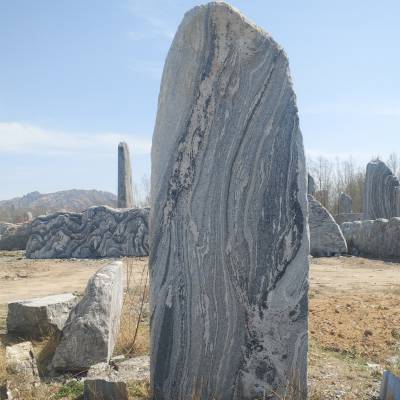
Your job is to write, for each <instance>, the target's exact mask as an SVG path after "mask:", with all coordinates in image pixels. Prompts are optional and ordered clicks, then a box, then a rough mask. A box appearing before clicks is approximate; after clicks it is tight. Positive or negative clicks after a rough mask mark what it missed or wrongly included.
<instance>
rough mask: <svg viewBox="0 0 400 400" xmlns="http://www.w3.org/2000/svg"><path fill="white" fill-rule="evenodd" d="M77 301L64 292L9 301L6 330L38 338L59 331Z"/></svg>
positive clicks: (70, 294)
mask: <svg viewBox="0 0 400 400" xmlns="http://www.w3.org/2000/svg"><path fill="white" fill-rule="evenodd" d="M77 302H78V298H77V296H75V295H73V294H72V293H66V294H56V295H52V296H46V297H42V298H36V299H30V300H20V301H15V302H12V303H9V304H8V313H7V332H8V333H12V334H18V336H20V337H23V338H29V339H40V338H43V337H46V336H47V335H49V334H51V333H54V332H55V331H61V330H62V329H63V328H64V324H65V322H66V321H67V319H68V316H69V314H70V312H71V310H72V309H73V308H74V307H75V305H76V304H77Z"/></svg>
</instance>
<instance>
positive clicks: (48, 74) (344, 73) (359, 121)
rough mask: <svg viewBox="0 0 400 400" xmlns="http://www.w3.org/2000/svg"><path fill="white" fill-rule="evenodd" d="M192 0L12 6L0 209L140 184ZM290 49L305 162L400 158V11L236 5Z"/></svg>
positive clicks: (2, 55)
mask: <svg viewBox="0 0 400 400" xmlns="http://www.w3.org/2000/svg"><path fill="white" fill-rule="evenodd" d="M199 3H201V2H197V1H190V0H157V1H156V0H146V1H139V0H114V1H109V0H84V1H82V0H57V1H54V0H35V1H32V0H1V1H0V171H1V173H0V200H1V199H6V198H10V197H14V196H19V195H22V194H24V193H27V192H30V191H33V190H39V191H40V192H43V193H46V192H52V191H56V190H63V189H70V188H81V189H92V188H94V189H99V190H109V191H112V192H114V193H115V192H116V186H117V179H116V172H117V166H116V163H117V145H118V142H119V141H120V140H126V141H127V142H128V143H129V145H130V150H131V155H132V164H133V174H134V177H135V181H136V183H137V184H138V185H140V184H141V181H142V177H143V176H144V175H146V174H147V175H149V171H150V157H149V151H150V146H151V135H152V132H153V125H154V120H155V115H156V105H157V96H158V91H159V84H160V78H161V73H162V68H163V64H164V60H165V56H166V53H167V51H168V48H169V46H170V43H171V40H172V38H173V35H174V33H175V31H176V28H177V26H178V24H179V22H180V21H181V19H182V16H183V14H184V12H185V11H186V10H188V9H190V8H191V7H193V6H194V5H196V4H199ZM231 4H232V5H234V6H235V7H237V8H239V9H240V10H241V11H242V12H243V13H244V14H245V15H247V16H248V17H249V18H250V19H252V20H253V21H254V22H256V23H257V24H258V25H259V26H261V27H263V28H264V29H265V30H267V31H268V32H270V33H271V34H272V36H273V37H274V38H275V40H277V41H278V42H279V43H280V44H281V45H282V46H283V47H284V48H285V50H286V52H287V54H288V56H289V60H290V65H291V70H292V75H293V80H294V85H295V90H296V93H297V97H298V105H299V109H300V118H301V127H302V131H303V136H304V142H305V147H306V151H307V153H308V154H310V155H312V156H314V157H315V156H318V155H323V156H326V157H332V158H334V157H340V158H348V157H349V156H352V157H353V158H354V160H355V161H357V162H358V163H360V164H361V165H362V164H364V163H366V162H367V161H368V160H369V159H370V158H371V157H372V156H377V155H379V156H381V157H382V158H384V159H385V157H387V156H388V155H389V153H391V152H393V151H395V152H398V153H400V146H399V142H400V140H399V135H400V52H399V40H400V24H399V22H398V18H399V15H400V2H398V1H396V0H393V1H389V0H383V1H379V2H378V1H376V0H375V1H372V0H351V1H348V0H346V1H345V0H335V1H327V0H326V1H324V0H303V1H296V0H287V1H285V0H283V1H269V0H232V1H231Z"/></svg>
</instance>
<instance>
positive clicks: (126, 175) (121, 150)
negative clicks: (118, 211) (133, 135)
mask: <svg viewBox="0 0 400 400" xmlns="http://www.w3.org/2000/svg"><path fill="white" fill-rule="evenodd" d="M132 207H133V189H132V169H131V159H130V155H129V147H128V145H127V144H126V143H125V142H121V143H120V144H119V145H118V208H132Z"/></svg>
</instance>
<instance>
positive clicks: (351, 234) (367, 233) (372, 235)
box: [341, 217, 400, 260]
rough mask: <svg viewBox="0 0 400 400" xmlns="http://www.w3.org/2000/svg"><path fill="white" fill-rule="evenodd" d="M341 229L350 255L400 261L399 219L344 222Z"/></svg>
mask: <svg viewBox="0 0 400 400" xmlns="http://www.w3.org/2000/svg"><path fill="white" fill-rule="evenodd" d="M341 228H342V231H343V235H344V237H345V238H346V241H347V245H348V248H349V253H350V254H353V255H357V256H364V257H371V258H378V259H396V260H399V259H400V218H398V217H395V218H391V219H390V220H387V219H376V220H365V221H358V222H345V223H343V224H342V225H341Z"/></svg>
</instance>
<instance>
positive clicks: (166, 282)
mask: <svg viewBox="0 0 400 400" xmlns="http://www.w3.org/2000/svg"><path fill="white" fill-rule="evenodd" d="M177 74H178V75H177ZM295 99H296V96H295V94H294V91H293V88H292V83H291V78H290V73H289V66H288V60H287V57H286V54H285V52H284V51H283V50H282V48H281V47H280V46H279V45H278V44H277V43H276V42H275V41H274V40H273V39H272V38H271V36H270V35H268V34H267V33H266V32H264V31H263V30H262V29H260V28H258V27H257V26H256V25H254V24H253V23H251V22H249V21H248V20H246V19H245V17H243V16H242V15H241V14H240V13H238V12H237V11H236V10H235V9H233V8H232V7H230V6H229V5H227V4H226V3H224V2H211V3H209V4H207V5H205V6H199V7H195V8H194V9H193V10H191V11H189V12H188V13H186V15H185V18H184V20H183V22H182V23H181V25H180V27H179V30H178V32H177V34H176V36H175V38H174V40H173V43H172V47H171V49H170V50H169V54H168V57H167V61H166V64H165V67H164V73H163V79H162V83H161V89H160V96H159V101H158V112H157V120H156V127H155V130H154V135H153V142H152V153H151V164H152V173H151V211H150V213H151V220H150V231H151V234H150V243H151V245H150V253H151V254H150V280H151V290H150V292H151V300H150V304H151V316H152V318H151V391H152V399H153V400H189V399H196V400H212V399H216V400H254V399H261V398H264V399H267V398H268V399H272V398H285V399H293V400H294V399H296V400H304V399H306V398H307V346H308V340H307V332H308V330H307V320H308V296H307V294H308V279H307V278H308V254H309V238H308V227H307V213H308V212H307V200H306V193H307V182H306V167H305V158H304V150H303V142H302V135H301V132H300V129H299V120H298V113H297V106H296V102H295Z"/></svg>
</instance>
